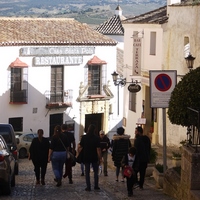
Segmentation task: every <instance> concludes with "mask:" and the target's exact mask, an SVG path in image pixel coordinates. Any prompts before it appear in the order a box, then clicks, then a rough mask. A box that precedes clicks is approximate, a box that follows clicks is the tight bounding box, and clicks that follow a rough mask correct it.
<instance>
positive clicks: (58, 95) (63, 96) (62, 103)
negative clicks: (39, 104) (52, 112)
mask: <svg viewBox="0 0 200 200" xmlns="http://www.w3.org/2000/svg"><path fill="white" fill-rule="evenodd" d="M45 97H46V108H61V107H72V101H73V90H71V89H69V90H63V91H46V92H45Z"/></svg>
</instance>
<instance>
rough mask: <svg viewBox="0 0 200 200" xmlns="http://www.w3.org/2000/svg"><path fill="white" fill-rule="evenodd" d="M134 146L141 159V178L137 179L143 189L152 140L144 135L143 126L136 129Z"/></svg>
mask: <svg viewBox="0 0 200 200" xmlns="http://www.w3.org/2000/svg"><path fill="white" fill-rule="evenodd" d="M134 147H135V148H136V150H137V153H136V154H137V157H138V159H139V171H138V172H139V174H140V179H139V181H138V180H137V183H138V186H139V187H140V189H143V185H144V179H145V174H146V168H147V165H148V163H149V160H150V150H151V141H150V139H149V137H148V136H146V135H143V129H142V127H141V126H137V127H136V129H135V141H134ZM136 178H137V176H136Z"/></svg>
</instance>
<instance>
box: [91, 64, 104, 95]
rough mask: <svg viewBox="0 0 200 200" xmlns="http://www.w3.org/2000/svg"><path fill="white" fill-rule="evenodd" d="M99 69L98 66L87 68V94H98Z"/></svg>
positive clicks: (99, 84)
mask: <svg viewBox="0 0 200 200" xmlns="http://www.w3.org/2000/svg"><path fill="white" fill-rule="evenodd" d="M100 69H101V67H100V66H99V65H89V66H88V85H89V88H88V94H89V95H93V94H100V90H101V88H100V87H101V74H100V73H101V70H100Z"/></svg>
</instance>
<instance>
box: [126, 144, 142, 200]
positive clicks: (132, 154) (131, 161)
mask: <svg viewBox="0 0 200 200" xmlns="http://www.w3.org/2000/svg"><path fill="white" fill-rule="evenodd" d="M126 166H130V167H132V171H133V172H132V174H131V175H130V177H128V176H126V186H127V191H128V196H129V197H130V196H132V195H133V185H134V184H135V183H136V173H137V171H138V168H139V160H138V158H137V156H136V148H135V147H131V148H130V149H129V151H128V154H125V155H124V157H123V159H122V167H123V170H124V168H125V167H126Z"/></svg>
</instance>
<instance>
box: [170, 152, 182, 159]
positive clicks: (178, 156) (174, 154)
mask: <svg viewBox="0 0 200 200" xmlns="http://www.w3.org/2000/svg"><path fill="white" fill-rule="evenodd" d="M172 157H176V158H180V157H181V153H180V152H174V151H172Z"/></svg>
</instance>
